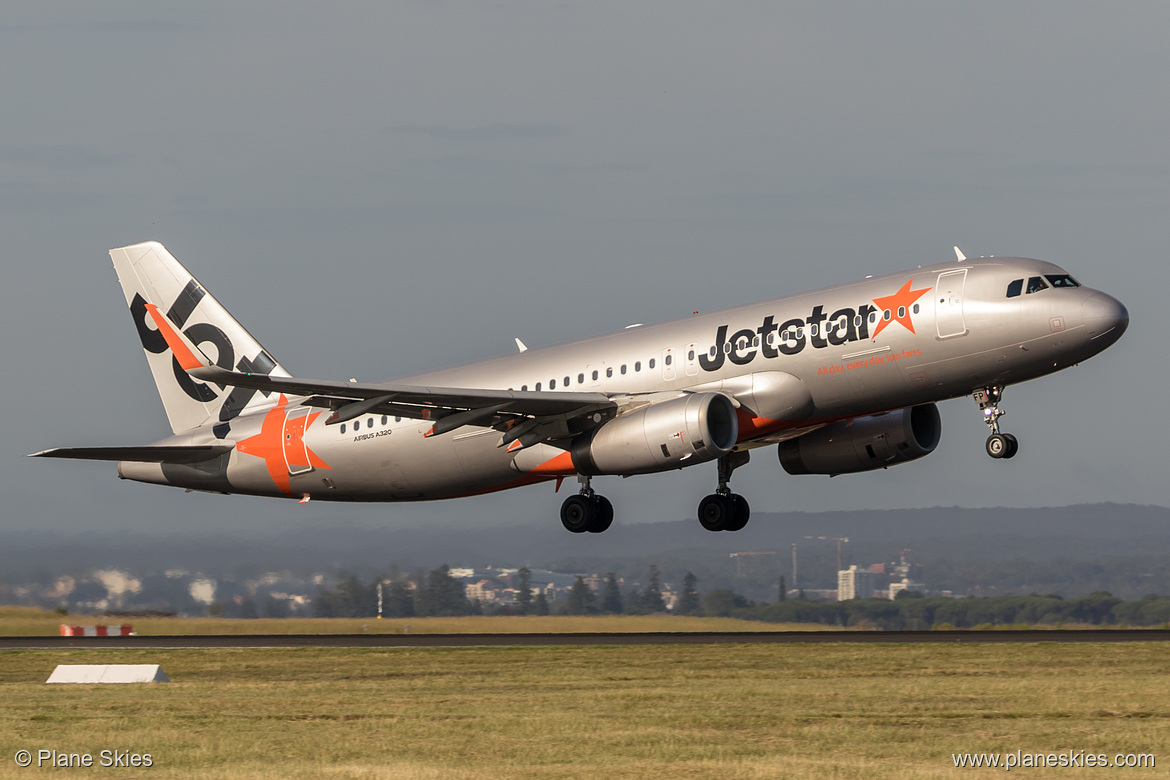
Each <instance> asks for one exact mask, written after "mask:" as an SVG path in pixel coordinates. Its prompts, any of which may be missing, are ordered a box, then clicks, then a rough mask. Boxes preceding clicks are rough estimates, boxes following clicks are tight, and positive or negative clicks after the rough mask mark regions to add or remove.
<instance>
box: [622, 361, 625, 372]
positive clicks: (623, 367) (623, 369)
mask: <svg viewBox="0 0 1170 780" xmlns="http://www.w3.org/2000/svg"><path fill="white" fill-rule="evenodd" d="M625 373H626V364H625V363H622V374H625Z"/></svg>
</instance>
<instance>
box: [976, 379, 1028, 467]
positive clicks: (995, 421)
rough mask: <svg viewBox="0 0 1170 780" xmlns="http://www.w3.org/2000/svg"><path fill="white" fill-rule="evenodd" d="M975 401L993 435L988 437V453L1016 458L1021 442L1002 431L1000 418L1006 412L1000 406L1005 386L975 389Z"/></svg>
mask: <svg viewBox="0 0 1170 780" xmlns="http://www.w3.org/2000/svg"><path fill="white" fill-rule="evenodd" d="M974 397H975V403H977V404H979V410H980V411H981V412H983V422H984V423H986V424H987V427H988V429H989V430H990V431H991V435H990V436H988V437H987V444H986V449H987V454H988V455H990V456H991V457H993V458H997V459H998V458H1005V459H1006V458H1014V457H1015V455H1016V453H1017V452H1018V451H1019V449H1020V443H1019V442H1018V441H1016V437H1015V436H1012V435H1011V434H1010V433H1000V430H999V418H1000V417H1002V416H1003V415H1004V414H1006V412H1004V410H1003V409H1000V408H999V401H1000V398H1002V397H1003V387H1001V386H998V385H997V386H995V387H981V388H979V389H978V390H976V391H975V394H974Z"/></svg>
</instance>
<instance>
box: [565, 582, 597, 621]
mask: <svg viewBox="0 0 1170 780" xmlns="http://www.w3.org/2000/svg"><path fill="white" fill-rule="evenodd" d="M596 600H597V599H596V597H595V596H594V595H593V591H591V590H589V586H588V585H586V584H585V578H584V577H577V580H576V582H574V583H573V587H572V588H571V589H570V590H569V603H568V611H569V614H570V615H587V614H589V613H591V612H596V611H597V608H596V606H595V605H594V602H595V601H596Z"/></svg>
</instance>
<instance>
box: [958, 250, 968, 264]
mask: <svg viewBox="0 0 1170 780" xmlns="http://www.w3.org/2000/svg"><path fill="white" fill-rule="evenodd" d="M955 257H957V258H958V262H960V263H961V262H963V261H964V260H966V259H967V256H966V255H965V254H963V251H962V250H961V249H959V248H958V247H955Z"/></svg>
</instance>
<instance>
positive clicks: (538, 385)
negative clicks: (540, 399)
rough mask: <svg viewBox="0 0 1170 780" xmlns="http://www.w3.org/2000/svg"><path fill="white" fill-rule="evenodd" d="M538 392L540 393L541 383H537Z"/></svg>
mask: <svg viewBox="0 0 1170 780" xmlns="http://www.w3.org/2000/svg"><path fill="white" fill-rule="evenodd" d="M536 392H538V393H539V392H540V382H537V383H536Z"/></svg>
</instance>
